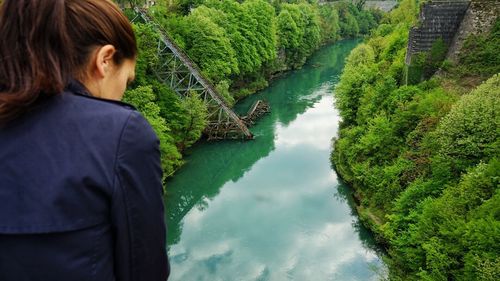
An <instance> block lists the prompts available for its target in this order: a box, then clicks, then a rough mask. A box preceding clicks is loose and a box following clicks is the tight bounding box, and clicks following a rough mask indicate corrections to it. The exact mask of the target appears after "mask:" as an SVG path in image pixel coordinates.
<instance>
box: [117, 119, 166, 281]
mask: <svg viewBox="0 0 500 281" xmlns="http://www.w3.org/2000/svg"><path fill="white" fill-rule="evenodd" d="M162 193H163V188H162V171H161V165H160V150H159V141H158V138H157V137H156V134H155V133H154V131H153V130H152V128H151V126H150V125H149V124H148V122H147V121H146V120H145V119H144V118H143V117H142V116H141V115H140V114H139V113H137V112H135V111H134V112H132V113H131V114H130V116H129V118H128V121H127V123H126V125H125V127H124V128H123V131H122V135H121V139H120V143H119V147H118V151H117V155H116V162H115V179H114V191H113V196H112V202H111V221H112V227H113V233H114V235H115V236H114V237H115V241H114V243H115V261H114V262H115V274H116V277H117V280H119V281H139V280H144V281H165V280H166V279H167V277H168V274H169V272H170V267H169V264H168V259H167V253H166V226H165V220H164V210H163V200H162Z"/></svg>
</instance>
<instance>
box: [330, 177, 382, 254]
mask: <svg viewBox="0 0 500 281" xmlns="http://www.w3.org/2000/svg"><path fill="white" fill-rule="evenodd" d="M337 178H338V185H337V192H336V193H335V195H334V197H335V198H336V199H338V200H340V201H341V202H343V203H346V204H347V205H349V209H350V214H351V216H352V217H355V218H356V219H354V220H353V221H352V226H353V228H354V230H355V231H356V233H358V236H359V239H360V240H361V243H362V244H363V247H365V248H368V249H370V250H373V251H374V252H376V253H378V254H385V252H384V249H383V248H381V247H379V246H378V245H377V242H376V241H375V238H374V236H373V233H372V232H371V231H370V230H369V229H367V228H366V227H365V226H364V225H363V224H362V223H361V221H360V220H359V219H358V212H357V210H356V202H355V201H354V197H353V194H354V190H353V189H352V188H351V187H350V186H349V185H348V184H347V183H346V182H344V181H343V180H342V179H341V178H340V177H339V176H337Z"/></svg>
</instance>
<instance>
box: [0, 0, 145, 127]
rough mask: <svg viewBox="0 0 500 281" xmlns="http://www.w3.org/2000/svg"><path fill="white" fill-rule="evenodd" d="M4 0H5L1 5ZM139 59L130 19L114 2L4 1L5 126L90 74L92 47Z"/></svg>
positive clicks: (0, 109) (1, 82) (1, 68)
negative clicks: (105, 48)
mask: <svg viewBox="0 0 500 281" xmlns="http://www.w3.org/2000/svg"><path fill="white" fill-rule="evenodd" d="M1 2H2V1H0V3H1ZM107 44H111V45H113V46H114V47H115V48H116V53H115V54H114V56H113V58H114V62H115V63H116V64H118V65H120V64H121V63H122V62H123V60H124V59H135V57H136V55H137V43H136V39H135V35H134V32H133V29H132V26H131V24H130V22H129V21H128V19H127V17H126V16H125V15H124V14H123V13H122V12H121V10H120V9H119V8H118V6H117V5H116V4H114V3H113V2H111V1H110V0H4V1H3V3H2V4H1V6H0V124H1V123H4V122H7V121H9V120H11V119H13V118H15V117H16V116H18V115H19V114H21V113H22V112H24V111H25V110H26V109H28V108H29V106H30V105H32V104H33V102H35V101H36V100H37V99H38V98H40V97H42V96H50V95H56V94H59V93H61V92H62V91H63V90H64V88H65V86H66V85H67V84H68V83H69V81H70V79H72V78H83V77H84V76H85V75H86V70H87V62H88V61H89V59H90V55H91V53H92V51H93V50H94V49H95V48H96V47H99V46H103V45H107Z"/></svg>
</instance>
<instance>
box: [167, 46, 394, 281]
mask: <svg viewBox="0 0 500 281" xmlns="http://www.w3.org/2000/svg"><path fill="white" fill-rule="evenodd" d="M358 43H359V41H358V40H345V41H341V42H339V43H336V44H335V45H331V46H326V47H324V48H322V49H321V50H319V51H318V52H317V53H316V54H314V55H313V56H312V57H311V59H310V60H309V62H308V63H307V64H306V66H304V68H302V69H301V70H297V71H293V72H290V73H287V74H286V75H285V76H283V77H281V78H279V79H277V80H275V81H273V82H272V83H271V85H270V86H269V87H268V88H267V89H265V90H263V91H262V92H260V93H258V94H257V95H254V96H252V97H250V98H247V99H245V100H244V101H242V102H240V103H239V104H238V105H237V107H236V110H237V111H239V112H241V113H244V112H245V111H246V110H248V108H249V107H250V105H251V104H252V103H253V101H254V100H256V99H266V100H267V101H268V102H269V103H270V105H271V108H272V113H271V114H269V115H266V116H265V117H263V118H262V119H261V120H259V121H258V123H257V125H256V126H254V127H252V128H251V130H252V132H253V133H254V134H255V136H256V138H255V140H253V141H247V142H238V141H224V142H214V143H200V144H198V145H196V146H195V147H193V148H192V149H191V150H190V151H189V152H188V156H187V157H186V161H187V163H186V165H185V166H184V167H183V168H182V169H181V170H179V172H178V173H177V174H176V175H175V177H174V178H173V179H171V180H170V181H169V182H168V183H167V196H166V201H165V204H166V215H167V225H168V228H169V229H168V230H169V233H168V248H169V256H170V262H171V267H172V274H171V278H170V279H169V280H210V281H211V280H261V281H262V280H377V279H378V278H379V277H380V274H381V273H378V272H381V269H383V268H384V266H383V262H382V261H381V259H380V256H379V254H378V251H377V248H376V246H375V244H374V241H373V239H372V237H371V235H370V233H368V232H367V231H366V229H364V228H363V227H362V226H361V225H360V223H359V221H358V218H357V216H356V214H355V212H354V210H353V205H352V202H351V199H350V196H349V194H350V192H351V191H350V189H349V188H348V187H346V186H345V185H343V184H342V183H341V182H340V181H339V179H338V177H337V174H336V173H335V171H334V170H333V169H332V167H331V164H330V161H329V155H330V152H331V149H332V148H331V139H332V137H334V136H336V134H337V130H338V125H339V114H338V111H337V110H336V109H335V108H334V106H333V104H334V100H333V96H332V91H333V88H334V85H335V84H336V83H337V82H338V80H339V76H340V74H341V71H342V68H343V66H344V59H345V57H346V56H347V55H348V54H349V52H350V50H351V49H352V48H354V47H355V46H356V45H357V44H358Z"/></svg>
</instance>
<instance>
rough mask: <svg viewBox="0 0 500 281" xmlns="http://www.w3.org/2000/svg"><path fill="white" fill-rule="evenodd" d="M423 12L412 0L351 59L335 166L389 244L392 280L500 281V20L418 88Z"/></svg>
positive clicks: (341, 96) (341, 89) (341, 94)
mask: <svg viewBox="0 0 500 281" xmlns="http://www.w3.org/2000/svg"><path fill="white" fill-rule="evenodd" d="M417 14H418V5H417V3H416V1H413V0H405V1H402V2H401V3H400V7H399V8H398V9H396V10H394V11H392V12H391V14H390V15H389V17H388V18H387V19H386V20H385V22H386V24H384V25H381V26H380V27H379V28H378V29H377V30H376V31H375V32H374V34H373V35H372V37H371V38H369V39H368V40H366V42H365V43H364V44H360V45H359V46H358V47H357V48H355V49H354V50H353V51H352V52H351V54H350V55H349V57H348V59H347V64H346V67H345V69H344V72H343V74H342V77H341V79H340V82H339V84H338V86H337V87H336V90H335V96H336V98H337V102H336V105H337V107H338V108H339V109H340V115H341V117H342V120H343V121H342V125H341V130H340V134H339V138H338V139H337V140H336V141H335V149H334V151H333V153H332V155H331V161H332V162H333V163H334V165H335V168H336V170H337V171H338V172H339V174H340V175H341V176H342V178H343V179H345V181H346V182H348V183H349V184H350V185H351V186H353V188H354V189H355V193H356V195H355V196H356V197H357V198H358V199H357V200H358V202H359V206H358V211H359V215H360V218H361V219H362V220H363V221H364V222H365V224H366V225H367V226H368V227H370V228H371V229H372V230H373V231H374V232H375V233H376V235H377V237H378V239H379V241H381V242H382V243H383V244H384V246H385V247H386V248H387V250H388V251H387V253H388V259H387V263H388V266H389V269H390V270H389V277H390V278H391V279H394V280H496V279H497V278H496V277H493V276H498V268H500V264H499V260H498V252H499V251H500V248H499V246H498V244H499V241H496V240H495V239H493V240H492V239H490V238H491V237H492V236H491V235H493V234H492V233H496V232H498V229H499V227H500V222H499V220H498V210H497V207H494V206H500V197H499V194H500V193H499V184H498V178H499V176H500V174H499V173H500V162H499V159H500V148H499V144H498V140H499V139H500V135H499V133H498V132H499V131H498V128H499V126H500V116H499V115H498V112H499V111H498V109H499V108H500V103H499V101H500V91H499V89H500V76H499V75H498V74H496V73H498V72H499V71H500V69H498V64H494V63H492V62H495V61H498V60H499V59H500V57H499V55H498V52H496V49H495V47H494V46H496V45H498V38H499V37H498V34H499V31H500V22H499V21H498V20H497V24H496V25H495V26H494V27H493V28H492V30H491V31H485V32H484V33H483V34H479V35H474V36H471V37H470V38H469V39H467V40H466V42H465V44H466V45H467V46H468V47H467V48H464V50H465V51H464V52H462V53H461V54H460V55H459V59H458V61H457V63H456V64H453V63H451V62H450V61H445V62H444V63H443V64H442V65H440V66H439V65H438V67H440V68H441V69H440V71H439V75H436V76H433V77H432V78H431V79H427V80H423V81H421V82H420V83H417V84H415V85H406V84H405V77H404V65H405V64H404V59H405V53H406V42H407V38H408V32H409V28H410V27H411V26H413V25H414V24H415V21H416V18H417ZM479 42H480V43H479ZM424 55H427V54H424ZM424 63H426V62H425V61H424ZM428 63H431V64H434V65H436V62H435V61H430V62H428ZM469 69H477V71H475V72H474V73H470V71H468V70H469ZM471 83H473V84H471ZM493 236H494V235H493Z"/></svg>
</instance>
